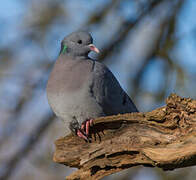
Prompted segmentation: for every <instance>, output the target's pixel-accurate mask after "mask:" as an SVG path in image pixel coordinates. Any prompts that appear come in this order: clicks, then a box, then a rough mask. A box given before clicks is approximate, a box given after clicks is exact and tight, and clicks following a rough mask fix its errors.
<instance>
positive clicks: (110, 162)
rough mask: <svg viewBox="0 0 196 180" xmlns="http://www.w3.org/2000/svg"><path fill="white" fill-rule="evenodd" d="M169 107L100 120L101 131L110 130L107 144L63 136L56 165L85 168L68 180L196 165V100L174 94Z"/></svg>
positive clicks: (103, 139)
mask: <svg viewBox="0 0 196 180" xmlns="http://www.w3.org/2000/svg"><path fill="white" fill-rule="evenodd" d="M166 103H167V105H166V106H164V107H161V108H158V109H155V110H153V111H152V112H147V113H130V114H122V115H116V116H107V117H101V118H98V119H95V121H94V123H95V129H100V127H104V129H105V130H104V134H105V135H101V141H99V140H98V138H97V140H96V141H95V140H94V138H93V140H92V143H86V142H84V141H82V140H81V139H80V138H78V137H76V136H73V135H68V136H66V137H64V138H60V139H58V140H57V141H56V142H55V144H56V151H55V153H54V157H53V159H54V161H55V162H58V163H61V164H65V165H67V166H70V167H76V168H79V170H77V171H75V172H74V173H72V174H71V175H70V176H68V177H67V178H66V179H68V180H73V179H75V180H76V179H81V180H82V179H101V178H103V177H104V176H107V175H110V174H112V173H115V172H118V171H121V170H124V169H127V168H130V167H132V166H137V165H144V166H150V167H159V168H162V169H163V170H173V169H176V168H180V167H187V166H192V165H196V100H192V99H190V98H181V97H179V96H177V95H175V94H171V95H170V96H169V97H168V98H167V100H166ZM119 124H121V127H120V128H119V129H117V130H114V129H113V130H111V127H114V126H116V125H119Z"/></svg>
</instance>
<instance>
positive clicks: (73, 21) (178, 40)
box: [0, 0, 196, 180]
mask: <svg viewBox="0 0 196 180" xmlns="http://www.w3.org/2000/svg"><path fill="white" fill-rule="evenodd" d="M79 29H81V30H88V31H89V32H90V33H91V34H92V35H93V37H94V44H95V45H96V46H97V47H98V48H99V49H100V51H101V53H100V54H99V55H96V54H93V53H92V54H90V56H91V57H93V58H95V59H99V60H100V61H102V62H103V63H105V64H106V65H107V66H108V67H109V68H110V69H111V71H112V72H113V73H114V74H115V76H116V77H117V79H118V80H119V82H120V84H121V85H122V87H123V88H124V89H125V90H126V91H127V93H128V94H129V95H130V96H131V98H132V99H133V100H134V102H135V104H136V105H137V107H138V109H139V110H140V111H151V110H152V109H154V108H157V107H160V106H163V105H164V101H165V98H166V97H167V96H168V95H169V94H170V93H172V92H174V93H177V94H178V95H180V96H185V97H191V98H196V91H195V90H196V59H195V57H196V1H195V0H172V1H171V0H94V1H89V0H88V1H87V0H81V1H77V0H72V1H68V0H64V1H63V0H7V1H2V2H1V5H0V34H1V35H0V179H2V180H5V179H10V180H24V179H27V178H28V180H31V179H32V180H34V179H36V180H37V179H43V180H45V179H47V180H54V179H55V180H56V179H64V178H65V176H66V175H68V174H70V173H71V171H73V170H74V169H71V168H68V167H65V166H64V165H60V164H56V163H54V162H53V161H52V156H53V152H54V141H55V139H57V138H59V137H61V136H64V130H63V129H64V125H63V123H62V122H61V121H59V120H57V119H56V118H55V117H54V115H53V114H52V112H51V110H50V108H49V105H48V102H47V98H46V90H45V89H46V83H47V79H48V75H49V73H50V71H51V68H52V65H53V64H54V62H55V60H56V58H57V57H58V54H59V51H60V42H61V40H62V39H63V37H64V36H66V35H67V34H69V33H71V32H73V31H76V30H79ZM195 170H196V169H195V168H194V167H189V168H183V169H178V170H175V171H172V172H163V171H162V170H160V169H158V168H144V167H142V166H140V167H134V168H131V169H129V170H126V171H123V172H121V173H117V174H114V175H111V176H109V177H106V178H104V179H106V180H110V179H123V180H130V179H131V180H172V179H174V180H175V179H178V180H180V179H186V180H192V179H194V177H195V176H196V171H195Z"/></svg>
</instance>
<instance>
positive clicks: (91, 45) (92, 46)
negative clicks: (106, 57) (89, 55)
mask: <svg viewBox="0 0 196 180" xmlns="http://www.w3.org/2000/svg"><path fill="white" fill-rule="evenodd" d="M88 46H89V47H90V49H91V51H94V52H96V53H99V49H98V48H96V47H95V45H94V44H89V45H88Z"/></svg>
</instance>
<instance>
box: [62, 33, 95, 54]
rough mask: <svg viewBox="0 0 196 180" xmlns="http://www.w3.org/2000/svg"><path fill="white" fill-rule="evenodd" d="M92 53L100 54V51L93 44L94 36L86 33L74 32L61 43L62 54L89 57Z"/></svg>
mask: <svg viewBox="0 0 196 180" xmlns="http://www.w3.org/2000/svg"><path fill="white" fill-rule="evenodd" d="M90 51H94V52H96V53H99V50H98V49H97V48H96V47H95V45H94V44H93V38H92V36H91V35H90V34H89V33H88V32H85V31H77V32H73V33H71V34H70V35H68V36H66V37H65V38H64V39H63V41H62V42H61V51H60V54H68V55H70V56H73V57H77V56H81V57H87V56H88V54H89V52H90Z"/></svg>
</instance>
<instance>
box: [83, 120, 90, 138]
mask: <svg viewBox="0 0 196 180" xmlns="http://www.w3.org/2000/svg"><path fill="white" fill-rule="evenodd" d="M92 125H93V120H92V119H88V120H86V121H85V122H84V123H82V125H81V130H83V131H84V132H85V134H86V136H87V137H88V136H89V129H90V126H92Z"/></svg>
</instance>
